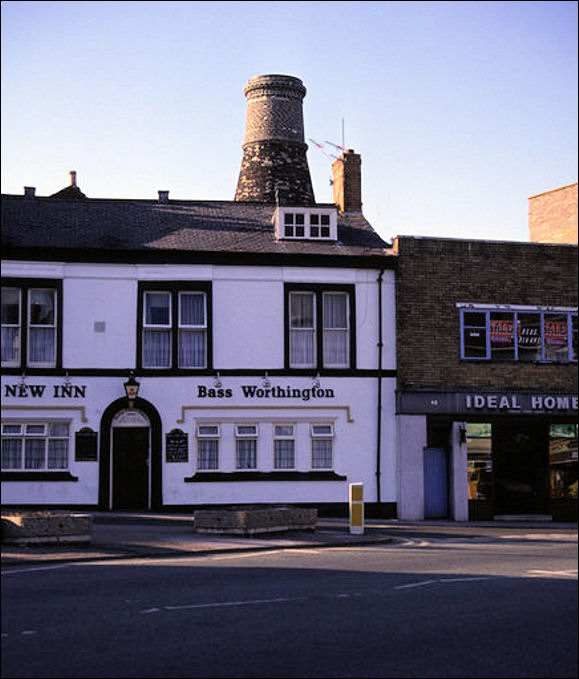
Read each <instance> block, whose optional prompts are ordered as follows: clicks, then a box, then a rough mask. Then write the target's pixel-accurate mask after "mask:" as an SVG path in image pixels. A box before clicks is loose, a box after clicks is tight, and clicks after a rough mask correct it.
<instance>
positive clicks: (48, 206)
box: [2, 195, 394, 257]
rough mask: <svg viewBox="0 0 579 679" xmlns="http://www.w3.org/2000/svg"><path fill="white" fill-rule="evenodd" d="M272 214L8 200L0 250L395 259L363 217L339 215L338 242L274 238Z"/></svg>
mask: <svg viewBox="0 0 579 679" xmlns="http://www.w3.org/2000/svg"><path fill="white" fill-rule="evenodd" d="M318 207H326V206H325V205H321V206H320V205H318ZM327 207H333V206H330V205H328V206H327ZM274 209H275V205H273V204H269V203H244V202H235V201H176V200H175V201H174V200H171V201H168V202H158V201H152V200H151V201H148V200H128V199H127V200H120V199H90V198H87V199H85V200H66V199H59V198H57V197H54V196H52V197H48V198H43V197H34V198H30V197H25V196H16V195H3V196H2V248H3V252H4V253H5V254H7V255H8V256H10V252H14V251H16V250H24V249H25V250H38V251H39V252H40V251H42V250H47V249H48V250H55V251H56V250H58V251H66V250H75V251H77V252H78V251H79V250H90V251H91V252H93V253H94V252H95V251H107V252H110V253H113V252H115V253H121V254H122V252H123V251H131V252H135V251H147V252H149V253H154V252H158V253H159V254H161V253H167V252H172V253H175V252H181V253H193V252H200V253H203V252H222V253H254V254H258V253H259V254H276V255H283V254H288V255H291V254H294V255H326V256H327V255H330V256H336V257H352V256H354V257H366V256H370V257H373V256H384V255H388V256H394V255H393V252H392V250H390V249H389V245H388V244H387V243H385V242H384V241H383V240H382V239H381V238H380V237H379V236H378V234H377V233H376V232H375V231H374V230H373V228H372V227H371V226H370V224H369V223H368V222H367V221H366V219H365V218H364V217H363V216H362V215H338V241H337V242H323V241H306V240H304V241H289V240H277V239H276V238H275V234H274V227H273V224H272V216H273V214H274Z"/></svg>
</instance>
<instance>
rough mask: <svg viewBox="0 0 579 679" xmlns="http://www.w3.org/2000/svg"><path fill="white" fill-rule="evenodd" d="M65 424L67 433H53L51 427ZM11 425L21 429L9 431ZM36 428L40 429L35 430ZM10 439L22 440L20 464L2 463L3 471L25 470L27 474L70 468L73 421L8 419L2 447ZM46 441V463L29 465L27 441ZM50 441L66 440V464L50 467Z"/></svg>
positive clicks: (3, 428)
mask: <svg viewBox="0 0 579 679" xmlns="http://www.w3.org/2000/svg"><path fill="white" fill-rule="evenodd" d="M57 425H63V426H66V428H67V433H66V435H65V434H53V433H52V431H51V428H52V427H53V426H57ZM10 427H19V431H18V432H15V431H12V432H11V431H9V428H10ZM34 428H37V429H40V428H42V429H41V430H39V431H33V429H34ZM8 439H17V440H19V441H20V442H21V445H20V466H19V467H5V466H4V464H2V471H3V472H25V473H27V474H30V473H33V472H49V473H50V472H63V471H69V470H70V462H71V460H70V455H71V423H70V421H69V420H6V421H3V422H2V448H3V447H4V441H5V440H8ZM40 440H42V441H44V453H43V454H44V464H43V465H42V466H41V467H27V466H26V441H40ZM50 441H65V442H66V466H64V467H62V466H59V467H50V466H49V453H50V450H49V449H50V443H49V442H50Z"/></svg>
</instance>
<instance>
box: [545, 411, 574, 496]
mask: <svg viewBox="0 0 579 679" xmlns="http://www.w3.org/2000/svg"><path fill="white" fill-rule="evenodd" d="M549 471H550V474H549V475H550V485H551V499H552V500H577V425H576V424H552V425H551V426H550V427H549Z"/></svg>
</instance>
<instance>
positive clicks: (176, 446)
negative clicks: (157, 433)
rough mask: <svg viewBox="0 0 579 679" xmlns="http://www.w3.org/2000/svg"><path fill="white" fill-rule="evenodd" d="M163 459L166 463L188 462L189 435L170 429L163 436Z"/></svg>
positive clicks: (179, 430)
mask: <svg viewBox="0 0 579 679" xmlns="http://www.w3.org/2000/svg"><path fill="white" fill-rule="evenodd" d="M165 459H166V461H167V462H188V461H189V435H188V434H187V433H186V432H184V431H182V430H181V429H172V430H171V431H170V432H169V433H168V434H166V435H165Z"/></svg>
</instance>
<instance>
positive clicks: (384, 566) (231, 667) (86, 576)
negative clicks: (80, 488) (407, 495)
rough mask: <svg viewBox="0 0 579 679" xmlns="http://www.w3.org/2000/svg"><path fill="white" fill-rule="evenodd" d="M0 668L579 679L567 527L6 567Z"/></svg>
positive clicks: (90, 673) (572, 551)
mask: <svg viewBox="0 0 579 679" xmlns="http://www.w3.org/2000/svg"><path fill="white" fill-rule="evenodd" d="M2 599H3V603H2V677H3V678H4V679H8V678H10V677H63V678H64V677H253V678H256V679H257V678H259V677H270V678H273V677H300V678H302V679H305V678H307V677H344V678H345V677H463V678H467V677H551V678H555V677H576V676H577V669H578V668H577V534H576V533H572V532H571V531H569V532H559V533H556V534H555V533H549V532H537V531H534V532H533V533H532V534H528V533H525V531H524V530H521V529H519V530H514V529H513V530H509V529H505V531H504V535H502V536H501V539H494V538H479V539H478V540H469V539H468V538H466V537H464V536H463V537H452V535H450V536H449V535H447V536H444V537H441V538H434V537H432V536H426V537H425V538H420V537H419V536H416V537H412V538H408V539H403V540H401V541H399V542H397V543H395V544H392V545H372V546H366V547H347V548H312V549H297V550H295V549H294V550H290V549H285V550H284V549H281V550H272V551H265V552H264V551H262V552H239V553H233V554H216V555H206V556H202V557H196V558H187V559H183V558H181V559H172V560H169V559H149V560H136V559H133V560H124V561H115V562H114V563H112V562H108V563H105V562H99V563H95V562H91V563H83V564H53V565H47V566H42V565H40V566H32V567H19V568H14V569H10V568H8V569H4V570H3V572H2Z"/></svg>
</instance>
